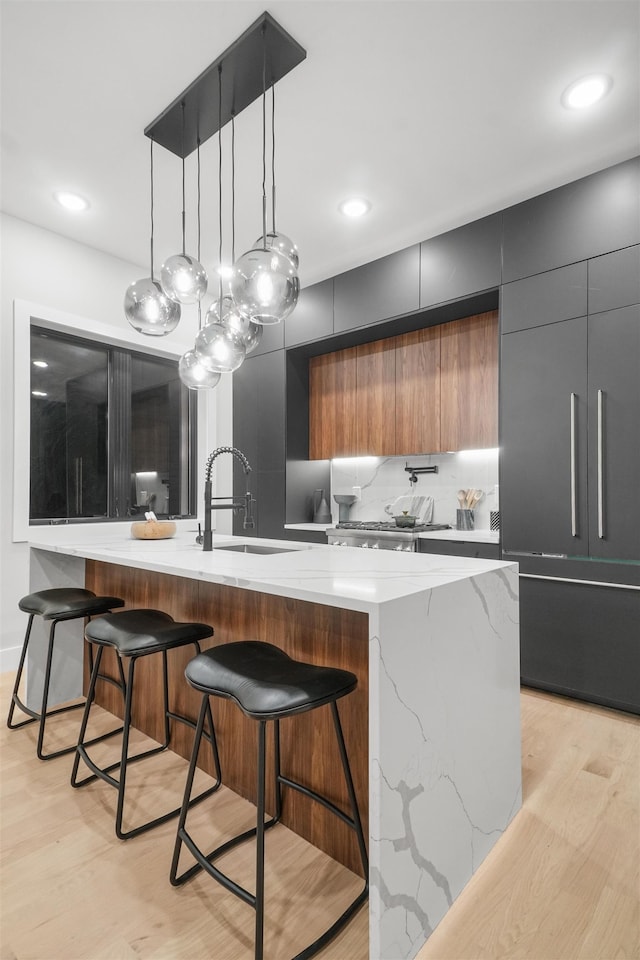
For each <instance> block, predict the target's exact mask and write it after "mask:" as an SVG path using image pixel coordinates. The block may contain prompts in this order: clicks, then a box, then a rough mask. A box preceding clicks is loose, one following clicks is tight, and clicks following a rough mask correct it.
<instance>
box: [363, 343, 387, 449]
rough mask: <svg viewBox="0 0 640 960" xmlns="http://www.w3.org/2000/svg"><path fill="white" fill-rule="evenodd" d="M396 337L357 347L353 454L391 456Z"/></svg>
mask: <svg viewBox="0 0 640 960" xmlns="http://www.w3.org/2000/svg"><path fill="white" fill-rule="evenodd" d="M395 341H396V338H395V337H391V338H389V339H387V340H376V341H375V343H365V344H362V345H361V346H359V347H356V397H357V400H356V411H357V415H356V450H355V452H356V454H357V455H358V456H363V455H367V456H378V457H384V456H393V454H394V453H395V452H396V448H395V406H396V351H395Z"/></svg>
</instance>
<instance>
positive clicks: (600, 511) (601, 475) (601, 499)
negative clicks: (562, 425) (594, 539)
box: [598, 390, 604, 540]
mask: <svg viewBox="0 0 640 960" xmlns="http://www.w3.org/2000/svg"><path fill="white" fill-rule="evenodd" d="M598 537H599V539H600V540H604V391H603V390H598Z"/></svg>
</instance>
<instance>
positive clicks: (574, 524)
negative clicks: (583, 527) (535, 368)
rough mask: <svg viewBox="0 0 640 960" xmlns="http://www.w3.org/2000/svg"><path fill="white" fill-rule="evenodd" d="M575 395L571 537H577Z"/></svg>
mask: <svg viewBox="0 0 640 960" xmlns="http://www.w3.org/2000/svg"><path fill="white" fill-rule="evenodd" d="M577 399H578V397H577V394H575V393H572V394H571V536H572V537H577V536H578V491H577V487H576V484H577V479H578V478H577V469H576V400H577Z"/></svg>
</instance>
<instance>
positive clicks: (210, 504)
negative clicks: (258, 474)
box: [202, 447, 255, 551]
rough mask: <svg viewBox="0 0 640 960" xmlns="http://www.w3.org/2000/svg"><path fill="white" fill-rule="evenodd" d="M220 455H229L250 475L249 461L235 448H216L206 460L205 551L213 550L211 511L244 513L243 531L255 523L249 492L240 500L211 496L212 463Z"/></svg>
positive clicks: (252, 500)
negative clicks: (221, 501)
mask: <svg viewBox="0 0 640 960" xmlns="http://www.w3.org/2000/svg"><path fill="white" fill-rule="evenodd" d="M221 453H230V454H231V455H232V456H234V457H235V458H236V460H238V461H239V462H240V463H241V464H242V468H243V470H244V472H245V476H249V474H250V473H251V467H250V466H249V461H248V460H247V458H246V457H245V455H244V453H242V452H241V451H240V450H238V449H236V447H216V449H215V450H213V451H212V452H211V453H210V454H209V457H208V459H207V466H206V468H205V475H204V534H203V539H202V549H203V550H206V551H211V550H213V533H212V530H211V511H212V510H242V511H244V522H243V526H244V529H245V530H248V529H250V528H252V527H255V521H254V519H253V514H252V512H251V507H252V504H254V503H255V500H254V499H253V498H252V496H251V492H250V491H249V490H247V492H246V494H245V495H244V497H242V498H237V499H234V498H233V497H232V496H231V497H214V496H212V491H213V484H212V481H211V471H212V469H213V461H214V460H215V459H216V458H217V457H219V456H220V454H221ZM214 500H230V501H231V502H230V503H214Z"/></svg>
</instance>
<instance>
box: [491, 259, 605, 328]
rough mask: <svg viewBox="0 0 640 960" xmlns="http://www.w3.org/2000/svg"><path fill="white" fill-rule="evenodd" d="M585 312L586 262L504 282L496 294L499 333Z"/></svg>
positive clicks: (555, 320)
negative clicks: (498, 305)
mask: <svg viewBox="0 0 640 960" xmlns="http://www.w3.org/2000/svg"><path fill="white" fill-rule="evenodd" d="M586 314H587V263H586V261H584V262H583V263H572V264H571V265H570V266H568V267H559V268H558V269H557V270H548V271H547V272H546V273H539V274H537V275H536V276H535V277H526V278H525V279H524V280H514V281H512V282H511V283H505V284H504V286H503V287H502V291H501V297H500V320H501V325H502V333H514V332H515V331H516V330H527V329H528V328H529V327H541V326H543V325H545V324H547V323H557V322H558V321H559V320H569V319H571V317H584V316H586Z"/></svg>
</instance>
